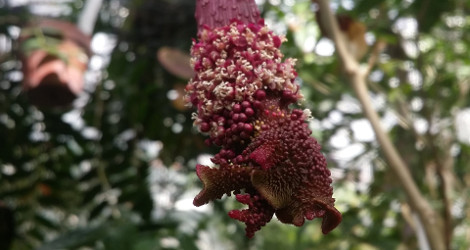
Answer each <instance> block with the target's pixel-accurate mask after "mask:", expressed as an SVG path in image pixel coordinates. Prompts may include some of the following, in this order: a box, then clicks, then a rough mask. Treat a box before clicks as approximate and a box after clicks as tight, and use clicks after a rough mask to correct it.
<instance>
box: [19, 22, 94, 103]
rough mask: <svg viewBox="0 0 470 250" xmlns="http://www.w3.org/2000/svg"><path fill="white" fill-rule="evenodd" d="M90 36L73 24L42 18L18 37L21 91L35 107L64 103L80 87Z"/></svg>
mask: <svg viewBox="0 0 470 250" xmlns="http://www.w3.org/2000/svg"><path fill="white" fill-rule="evenodd" d="M90 40H91V39H90V37H89V36H88V35H85V34H83V33H82V32H81V31H80V30H79V29H78V28H77V27H76V26H75V25H74V24H72V23H68V22H64V21H58V20H51V19H43V20H39V21H38V22H37V23H36V24H34V25H31V26H29V27H26V28H25V29H24V30H23V32H22V35H21V37H20V43H21V47H22V54H23V55H22V62H23V73H24V78H23V90H24V91H25V92H26V93H27V95H28V97H29V99H30V101H31V103H33V104H34V105H36V106H39V107H46V108H48V107H61V106H67V105H69V104H71V103H72V101H73V100H74V99H75V98H76V97H77V96H78V95H79V94H80V92H81V91H82V90H83V85H84V79H83V75H84V73H85V71H86V69H87V64H88V59H89V57H90V55H91V52H90Z"/></svg>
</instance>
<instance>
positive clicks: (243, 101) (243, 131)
mask: <svg viewBox="0 0 470 250" xmlns="http://www.w3.org/2000/svg"><path fill="white" fill-rule="evenodd" d="M224 1H228V2H232V3H233V4H239V5H241V6H238V8H227V7H225V8H224V7H223V6H225V4H228V3H227V2H224ZM196 3H197V8H196V10H197V11H196V12H197V13H196V18H197V19H198V23H199V28H200V29H199V33H198V41H197V42H196V41H194V43H193V47H192V49H191V56H192V59H191V64H192V66H193V67H194V70H195V72H196V75H195V77H194V78H193V79H191V80H190V82H189V83H188V85H187V87H186V92H187V95H186V101H187V103H188V104H190V105H192V106H194V107H195V108H196V109H197V113H195V114H194V115H193V119H194V124H195V125H196V126H197V127H198V129H199V130H200V131H201V132H203V133H205V134H207V135H209V138H208V139H207V141H206V142H207V144H209V145H211V144H214V145H217V146H220V147H221V149H220V151H219V153H217V154H216V155H215V156H214V157H213V158H212V159H211V160H212V162H213V163H215V164H217V167H214V168H210V167H208V166H204V165H197V166H196V173H197V175H198V177H199V179H200V180H201V181H202V183H203V186H204V187H203V189H202V191H201V192H200V193H199V194H198V195H197V196H196V197H195V198H194V205H196V206H201V205H204V204H206V203H208V202H210V201H212V200H215V199H220V198H221V197H222V196H223V195H224V194H226V195H231V194H235V195H236V199H237V201H238V202H240V203H242V204H245V205H248V208H247V209H244V210H233V211H230V212H229V214H228V215H229V216H230V217H231V218H233V219H236V220H239V221H242V222H244V223H245V224H246V229H245V230H246V235H247V236H248V237H250V238H251V237H253V235H254V234H255V232H256V231H258V230H260V228H261V227H262V226H264V225H265V224H266V223H268V222H269V221H270V220H271V218H272V217H273V215H276V217H277V218H278V219H279V220H280V221H281V222H283V223H288V224H293V225H296V226H301V225H302V224H303V223H304V221H305V219H307V220H312V219H314V218H319V217H321V218H323V222H322V231H323V233H328V232H330V231H331V230H333V229H334V228H335V227H336V226H337V225H338V224H339V223H340V222H341V214H340V213H339V211H338V210H336V208H335V207H334V199H333V198H332V195H333V188H332V187H331V178H330V171H329V170H328V168H327V167H326V159H325V157H324V156H323V154H322V153H321V151H320V148H321V147H320V145H319V144H318V142H317V141H316V140H315V139H314V138H313V137H311V136H310V134H311V131H310V129H309V128H308V124H307V123H306V121H307V120H309V119H312V118H311V113H310V112H309V111H302V110H300V109H291V108H290V107H289V105H290V104H292V103H295V102H297V101H299V100H300V99H301V98H302V96H301V94H300V92H299V86H298V85H297V84H296V83H295V81H294V80H295V78H296V76H297V73H296V72H295V69H294V65H295V60H294V59H285V60H284V61H283V54H282V53H281V51H280V50H279V47H280V46H281V43H282V42H283V41H284V40H285V39H284V38H283V37H280V36H277V35H275V34H273V33H272V32H271V31H269V29H268V28H267V27H266V26H265V25H264V21H263V20H262V19H259V21H257V22H256V23H254V22H252V21H253V19H254V18H258V17H259V13H257V12H256V10H255V5H254V2H253V1H252V0H236V1H235V0H198V1H197V2H196ZM224 3H225V4H224ZM221 6H222V7H221ZM243 6H244V7H243ZM217 8H221V10H223V11H226V12H230V13H232V12H233V13H232V15H234V16H235V17H237V18H240V17H241V18H242V19H243V20H238V19H233V20H231V21H228V20H226V19H224V17H223V16H220V15H218V14H217V11H216V10H217ZM204 10H208V12H204ZM214 17H216V18H215V19H214ZM243 21H245V22H243ZM206 22H207V23H206ZM206 24H210V25H213V27H209V26H206ZM214 25H216V26H214Z"/></svg>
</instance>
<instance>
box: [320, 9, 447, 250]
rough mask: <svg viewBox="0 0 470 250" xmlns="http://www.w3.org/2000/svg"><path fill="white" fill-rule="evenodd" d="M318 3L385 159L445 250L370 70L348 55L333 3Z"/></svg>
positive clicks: (438, 248)
mask: <svg viewBox="0 0 470 250" xmlns="http://www.w3.org/2000/svg"><path fill="white" fill-rule="evenodd" d="M318 3H319V8H320V10H321V11H322V16H323V17H324V18H325V20H324V21H326V22H324V24H325V28H326V29H327V30H328V32H329V33H330V34H331V37H332V39H333V41H334V43H335V47H336V51H337V54H338V57H339V60H340V61H341V62H342V65H343V67H344V70H345V73H346V75H347V77H348V79H349V82H350V84H351V85H352V87H353V89H354V92H355V94H356V96H357V98H358V99H359V101H360V103H361V105H362V109H363V112H364V115H365V116H366V118H367V119H368V120H369V122H370V123H371V126H372V128H373V130H374V133H375V135H376V138H377V140H378V142H379V144H380V146H381V148H382V151H383V153H384V155H385V158H386V160H387V162H388V164H389V166H390V168H391V169H392V171H393V172H394V173H395V174H396V176H397V177H398V180H399V181H400V184H401V186H402V187H403V189H404V191H405V193H406V195H407V197H408V202H409V204H410V206H411V207H412V208H413V210H414V211H415V212H416V213H417V214H418V217H419V219H420V220H421V223H422V224H423V227H424V230H425V232H426V236H427V240H428V241H429V245H430V247H431V248H432V249H435V250H443V249H445V247H444V239H443V234H442V232H441V230H440V227H439V226H438V221H440V220H439V217H438V215H437V214H436V213H435V211H434V210H433V209H432V207H431V205H430V204H429V202H428V201H427V200H426V199H425V198H424V196H423V195H422V194H421V192H420V191H419V189H418V187H417V185H416V183H415V181H414V180H413V178H412V176H411V173H410V172H409V170H408V166H407V165H406V163H405V162H404V161H403V159H402V158H401V156H400V154H399V153H398V151H397V150H396V148H395V147H394V145H393V143H392V141H391V140H390V138H389V137H388V135H387V133H386V132H385V130H384V129H383V127H382V124H381V122H380V117H379V115H378V113H377V112H376V111H375V110H374V108H373V105H372V102H371V99H370V97H369V94H368V89H367V84H366V79H367V76H368V73H369V70H368V69H367V68H361V67H360V66H359V63H358V61H356V59H354V57H353V56H352V55H351V54H350V52H349V51H347V47H346V41H344V40H343V38H342V36H341V34H340V30H339V28H338V24H337V22H336V20H335V18H334V16H333V13H332V12H331V9H330V7H329V1H328V0H319V1H318Z"/></svg>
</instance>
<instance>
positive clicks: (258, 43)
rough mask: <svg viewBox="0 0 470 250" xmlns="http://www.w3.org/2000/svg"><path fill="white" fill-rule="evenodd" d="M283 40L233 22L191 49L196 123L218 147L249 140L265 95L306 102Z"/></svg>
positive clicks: (255, 26) (256, 26)
mask: <svg viewBox="0 0 470 250" xmlns="http://www.w3.org/2000/svg"><path fill="white" fill-rule="evenodd" d="M283 40H284V38H282V37H280V36H277V35H275V34H273V33H272V32H271V31H269V29H268V28H267V27H266V26H265V25H264V24H263V23H262V22H260V23H257V24H252V23H251V24H248V25H245V24H243V23H241V22H240V21H233V22H232V23H231V24H230V25H228V26H224V27H221V28H216V29H209V28H204V29H203V30H202V31H201V32H200V39H199V42H197V43H196V42H194V44H193V47H192V50H191V56H192V60H191V64H192V66H193V67H194V70H195V71H196V76H195V77H194V78H193V79H192V80H191V81H190V82H189V84H188V85H187V87H186V91H187V93H188V94H187V97H186V98H187V102H188V103H190V104H192V105H194V106H195V107H197V111H198V112H197V115H196V116H194V118H195V122H194V123H195V125H196V126H198V128H199V130H200V131H201V132H204V133H208V134H209V135H210V138H211V142H213V143H214V144H216V145H225V144H227V143H228V144H231V143H239V142H241V141H244V142H246V139H248V138H249V137H250V136H251V135H252V133H253V125H252V124H253V121H254V120H255V119H254V116H255V114H256V112H257V111H258V110H259V108H260V107H261V102H262V101H263V100H264V99H265V98H266V92H269V91H275V92H278V91H280V92H282V93H283V98H284V99H285V101H286V102H296V101H297V100H298V99H299V98H301V96H300V93H299V91H298V89H299V87H298V85H296V84H295V82H294V80H295V78H296V77H297V73H296V72H295V70H294V66H295V60H294V59H287V60H285V62H282V57H283V54H282V53H281V52H280V50H279V47H280V45H281V43H282V41H283Z"/></svg>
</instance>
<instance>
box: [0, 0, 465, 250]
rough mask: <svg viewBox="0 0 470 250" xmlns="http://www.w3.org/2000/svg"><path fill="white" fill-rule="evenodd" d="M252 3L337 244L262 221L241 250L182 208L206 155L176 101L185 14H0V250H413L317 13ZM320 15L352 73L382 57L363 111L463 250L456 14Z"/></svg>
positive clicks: (416, 225) (191, 31)
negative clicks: (311, 159) (298, 110)
mask: <svg viewBox="0 0 470 250" xmlns="http://www.w3.org/2000/svg"><path fill="white" fill-rule="evenodd" d="M256 2H257V4H258V5H259V7H260V10H261V11H262V16H263V17H264V18H265V19H266V23H267V25H268V26H269V27H270V28H271V29H272V30H274V31H275V33H277V34H281V35H285V36H286V37H287V38H288V41H287V42H286V43H284V44H283V45H282V47H281V49H282V51H283V52H284V53H285V55H286V57H295V58H297V59H298V63H297V71H298V73H299V78H298V79H297V81H298V83H299V84H300V85H301V86H302V93H303V94H304V96H305V101H304V102H303V103H302V104H301V105H302V107H304V108H309V109H310V110H311V111H312V114H313V116H314V119H313V120H312V121H310V123H309V126H310V128H311V129H312V130H313V135H314V136H315V137H316V138H317V139H318V141H319V142H320V143H321V144H322V146H323V152H324V154H325V155H326V157H327V159H328V162H329V168H330V169H331V172H332V177H333V180H334V182H333V184H334V190H335V192H334V197H335V198H336V204H337V208H338V210H339V211H341V212H342V213H343V222H342V223H341V224H340V225H339V227H338V228H336V229H335V230H334V231H332V232H331V233H330V234H328V235H322V233H321V230H320V223H321V221H319V220H314V221H309V222H306V223H305V225H304V226H303V227H300V228H298V227H294V226H292V225H283V224H281V223H279V222H278V221H277V220H276V219H273V221H272V222H270V223H269V224H268V225H267V226H265V227H264V228H262V230H261V231H259V232H257V233H256V235H255V237H254V238H253V239H251V240H248V239H247V238H246V237H245V235H244V234H245V232H244V224H242V223H239V222H238V221H234V220H232V219H230V218H229V217H228V216H227V212H228V211H229V210H231V209H234V208H240V205H239V204H236V202H234V199H232V198H229V199H227V198H226V197H224V198H223V199H222V200H221V201H217V202H213V203H211V204H209V205H205V206H202V207H199V208H196V207H194V206H193V205H192V199H193V198H194V196H195V195H196V194H197V193H198V192H199V190H200V187H201V183H200V182H199V180H198V178H197V176H196V174H195V171H194V169H195V166H196V163H201V164H206V165H211V163H210V158H211V156H212V155H213V154H214V153H215V152H217V148H213V147H207V146H205V144H204V139H205V138H204V136H203V135H201V134H198V132H197V131H196V129H194V128H193V127H192V120H191V113H192V112H193V110H191V109H188V108H187V107H185V106H184V103H183V100H182V96H183V95H184V86H185V84H186V83H187V81H188V79H189V78H190V77H191V76H192V71H191V69H190V68H188V67H189V66H188V53H189V49H190V46H191V43H192V40H191V39H192V38H195V37H196V25H195V20H194V17H193V16H194V14H193V13H194V7H195V1H194V0H103V1H101V0H94V1H91V0H87V1H82V0H55V1H53V0H0V249H13V250H17V249H20V250H21V249H135V250H146V249H419V248H421V249H426V248H425V246H426V244H423V243H419V240H418V239H420V237H418V235H419V234H420V233H422V228H421V224H420V222H419V220H417V216H416V215H415V214H414V212H413V211H412V210H411V209H410V206H409V205H408V203H407V200H406V196H405V194H404V192H403V190H402V189H401V186H400V181H399V180H397V179H396V177H395V175H394V174H393V173H392V172H391V171H390V168H389V167H388V166H387V164H386V162H385V161H384V159H383V157H382V153H381V152H380V150H379V145H378V143H377V141H376V139H375V135H374V133H373V131H372V129H371V126H370V124H369V122H368V120H367V119H365V118H364V117H363V115H362V112H361V107H360V105H359V102H358V100H357V99H356V97H355V96H354V94H353V93H352V89H351V88H350V86H349V84H348V81H347V79H345V78H344V77H342V72H341V67H340V65H339V62H338V60H337V58H336V57H335V56H334V45H333V44H332V42H331V40H330V39H328V38H327V37H325V35H324V34H322V27H321V23H320V25H319V24H318V23H317V20H318V18H316V16H318V15H319V13H320V12H321V10H319V9H318V6H317V5H316V4H315V3H314V2H312V1H309V0H298V1H293V0H257V1H256ZM92 4H95V5H92ZM331 6H332V9H333V10H334V11H335V12H336V13H337V15H338V20H339V21H340V26H341V29H342V32H343V34H344V36H345V39H348V44H349V45H350V46H349V49H350V51H351V52H352V53H353V54H354V55H355V56H356V58H357V59H358V60H361V61H362V62H367V58H368V56H369V55H370V53H371V49H372V47H373V46H374V44H377V43H379V42H380V43H381V44H385V45H386V47H385V49H384V50H382V51H381V52H380V53H379V54H377V56H378V60H377V64H376V67H375V68H374V69H373V71H372V72H371V74H370V76H369V84H370V85H369V86H370V95H371V97H372V99H373V104H374V108H375V109H376V110H377V111H378V112H379V113H380V116H381V118H382V122H383V125H384V126H385V128H386V129H387V131H388V133H389V136H390V137H391V139H392V140H393V142H394V144H395V145H396V146H397V147H398V149H399V151H400V153H401V154H402V156H403V158H404V159H405V161H406V163H407V164H408V166H409V167H410V171H411V173H412V175H413V177H414V180H415V182H416V184H417V185H418V187H419V188H420V190H421V191H422V193H423V194H424V196H425V197H426V199H427V200H428V201H429V202H430V203H431V205H432V206H433V208H435V210H436V212H437V213H438V214H440V215H441V217H442V218H443V221H442V224H443V225H444V226H443V227H445V232H446V239H447V241H448V245H449V249H469V248H470V219H468V218H469V217H470V207H469V200H468V197H469V195H470V192H469V188H470V172H469V171H468V168H469V165H470V98H468V92H469V90H470V57H469V54H468V50H469V48H470V16H469V13H470V2H468V1H465V0H449V1H429V0H406V1H396V0H357V1H352V0H332V1H331ZM64 22H65V23H64ZM75 25H77V26H75ZM430 219H431V218H430ZM10 241H11V244H10ZM423 246H424V247H423ZM8 247H9V248H8Z"/></svg>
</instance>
